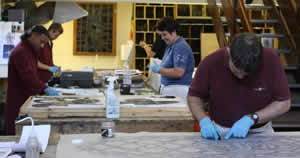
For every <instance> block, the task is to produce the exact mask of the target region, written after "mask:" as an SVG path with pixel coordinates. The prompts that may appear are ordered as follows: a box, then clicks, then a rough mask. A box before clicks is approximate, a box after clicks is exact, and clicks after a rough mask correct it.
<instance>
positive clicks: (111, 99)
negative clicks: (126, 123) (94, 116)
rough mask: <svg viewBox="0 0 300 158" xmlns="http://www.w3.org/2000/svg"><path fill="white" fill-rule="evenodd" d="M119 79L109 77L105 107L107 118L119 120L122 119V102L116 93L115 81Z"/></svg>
mask: <svg viewBox="0 0 300 158" xmlns="http://www.w3.org/2000/svg"><path fill="white" fill-rule="evenodd" d="M116 79H117V77H109V78H108V79H107V80H108V81H109V86H108V88H107V90H106V97H105V106H106V118H108V119H119V118H120V101H119V99H118V97H117V96H116V95H115V93H114V81H115V80H116Z"/></svg>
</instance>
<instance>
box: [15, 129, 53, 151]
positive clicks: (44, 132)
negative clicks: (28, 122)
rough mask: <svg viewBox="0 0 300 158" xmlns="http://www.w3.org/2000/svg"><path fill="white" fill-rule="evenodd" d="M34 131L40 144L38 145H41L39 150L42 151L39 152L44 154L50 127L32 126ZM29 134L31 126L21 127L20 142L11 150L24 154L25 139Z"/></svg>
mask: <svg viewBox="0 0 300 158" xmlns="http://www.w3.org/2000/svg"><path fill="white" fill-rule="evenodd" d="M34 130H35V133H36V135H37V137H38V140H39V142H40V145H41V147H40V149H42V150H41V152H45V151H46V148H47V145H48V140H49V136H50V130H51V126H50V125H38V126H34ZM30 134H31V126H23V130H22V135H21V138H20V141H19V143H18V144H15V145H14V146H13V149H12V150H13V151H14V152H24V151H25V144H26V142H27V139H28V137H29V136H30Z"/></svg>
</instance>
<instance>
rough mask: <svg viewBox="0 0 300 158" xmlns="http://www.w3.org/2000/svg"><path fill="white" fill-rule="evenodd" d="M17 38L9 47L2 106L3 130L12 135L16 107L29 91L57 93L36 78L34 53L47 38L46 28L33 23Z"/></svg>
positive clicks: (36, 93) (33, 93)
mask: <svg viewBox="0 0 300 158" xmlns="http://www.w3.org/2000/svg"><path fill="white" fill-rule="evenodd" d="M21 39H22V40H21V42H20V43H19V44H18V45H17V46H16V48H14V49H13V51H12V53H11V55H10V57H9V63H8V88H7V98H6V104H5V108H4V119H5V125H4V126H5V132H6V134H7V135H15V120H16V118H17V117H18V115H19V110H20V107H21V106H22V105H23V104H24V102H25V101H26V100H27V99H28V98H29V97H30V96H32V95H38V94H40V93H42V92H44V93H46V94H48V95H58V93H57V92H56V91H55V90H53V89H51V88H49V87H47V86H46V85H45V84H44V83H43V82H41V80H40V79H39V78H38V74H37V55H38V50H39V48H40V47H43V46H44V45H45V43H47V42H48V40H49V38H48V31H47V29H45V28H44V27H43V26H34V27H33V28H31V29H29V30H28V31H26V32H25V33H24V34H23V35H22V36H21Z"/></svg>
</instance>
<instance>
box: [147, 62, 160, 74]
mask: <svg viewBox="0 0 300 158" xmlns="http://www.w3.org/2000/svg"><path fill="white" fill-rule="evenodd" d="M147 68H149V69H152V71H153V72H155V73H159V70H160V68H161V66H160V65H158V64H157V63H156V62H153V65H151V66H149V65H148V66H147Z"/></svg>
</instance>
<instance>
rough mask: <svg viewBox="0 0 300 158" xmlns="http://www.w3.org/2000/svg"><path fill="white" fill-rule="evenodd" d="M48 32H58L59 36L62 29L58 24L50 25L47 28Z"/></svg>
mask: <svg viewBox="0 0 300 158" xmlns="http://www.w3.org/2000/svg"><path fill="white" fill-rule="evenodd" d="M50 30H54V31H58V32H60V33H61V34H62V33H63V32H64V29H63V27H62V25H61V24H60V23H52V24H51V25H50V27H49V28H48V31H50Z"/></svg>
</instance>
